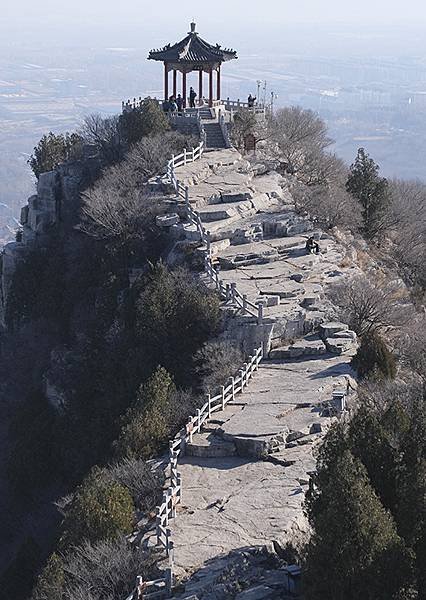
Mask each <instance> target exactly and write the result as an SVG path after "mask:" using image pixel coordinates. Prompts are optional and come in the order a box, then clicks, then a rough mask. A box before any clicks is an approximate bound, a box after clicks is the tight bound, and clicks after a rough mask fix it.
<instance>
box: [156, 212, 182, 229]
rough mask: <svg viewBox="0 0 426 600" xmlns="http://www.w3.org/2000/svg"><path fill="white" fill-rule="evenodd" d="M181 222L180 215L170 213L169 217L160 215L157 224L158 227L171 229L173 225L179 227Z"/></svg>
mask: <svg viewBox="0 0 426 600" xmlns="http://www.w3.org/2000/svg"><path fill="white" fill-rule="evenodd" d="M179 221H180V219H179V215H177V214H176V213H170V214H168V215H158V216H157V217H156V219H155V222H156V224H157V226H158V227H171V226H172V225H177V224H178V223H179Z"/></svg>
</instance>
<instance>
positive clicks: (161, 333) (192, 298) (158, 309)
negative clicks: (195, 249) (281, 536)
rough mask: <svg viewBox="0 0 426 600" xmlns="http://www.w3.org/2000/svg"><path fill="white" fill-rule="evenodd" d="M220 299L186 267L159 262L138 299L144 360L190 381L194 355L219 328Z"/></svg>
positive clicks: (179, 378) (139, 331)
mask: <svg viewBox="0 0 426 600" xmlns="http://www.w3.org/2000/svg"><path fill="white" fill-rule="evenodd" d="M219 325H220V302H219V298H218V297H217V295H216V294H214V293H212V292H209V291H207V290H206V289H205V288H204V286H203V285H202V284H201V283H200V282H199V281H196V280H195V279H194V278H193V277H192V276H191V274H190V273H189V272H188V271H186V270H184V269H177V270H176V271H170V270H169V269H168V268H167V267H166V266H164V265H163V264H158V265H157V266H156V267H154V268H153V269H152V271H151V272H150V273H149V274H148V275H146V277H145V278H144V280H143V282H142V290H141V292H140V293H139V295H138V297H137V299H136V332H137V335H138V338H139V340H140V343H141V344H142V345H143V348H144V349H145V351H144V362H145V364H146V365H147V366H150V367H151V368H155V367H156V365H158V364H161V365H163V366H164V367H165V368H166V369H167V370H168V371H169V373H171V374H172V376H173V378H174V380H175V381H176V382H177V383H178V384H185V383H189V382H190V379H191V372H192V357H193V355H194V354H195V352H196V351H197V350H198V349H199V348H200V347H201V346H202V345H203V344H204V343H205V342H206V341H207V339H209V338H210V337H212V336H213V335H214V334H216V333H217V332H218V330H219Z"/></svg>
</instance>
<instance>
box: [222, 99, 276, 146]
mask: <svg viewBox="0 0 426 600" xmlns="http://www.w3.org/2000/svg"><path fill="white" fill-rule="evenodd" d="M248 135H253V137H254V139H255V142H256V144H258V143H259V142H263V141H265V140H267V139H269V138H270V137H271V132H270V131H269V128H268V125H267V122H266V121H265V119H264V118H263V117H260V116H259V117H258V116H256V114H255V113H253V112H252V111H250V110H247V109H241V110H239V111H238V112H237V113H235V115H234V119H233V123H232V128H231V139H232V142H233V144H234V146H235V147H236V148H238V149H239V150H243V149H244V146H245V140H246V138H247V136H248Z"/></svg>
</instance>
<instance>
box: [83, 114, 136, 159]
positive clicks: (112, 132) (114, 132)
mask: <svg viewBox="0 0 426 600" xmlns="http://www.w3.org/2000/svg"><path fill="white" fill-rule="evenodd" d="M79 135H80V136H81V137H82V138H83V139H84V140H85V141H86V142H87V143H88V144H92V145H94V146H96V148H97V149H98V152H99V154H100V155H101V157H102V158H103V159H104V160H105V161H106V162H107V163H108V164H111V163H114V162H117V161H119V160H121V158H122V157H123V155H124V151H125V145H124V140H123V138H122V135H121V132H120V119H119V117H118V116H112V117H102V115H100V114H92V115H88V116H87V117H85V119H84V122H83V125H82V126H81V128H80V131H79Z"/></svg>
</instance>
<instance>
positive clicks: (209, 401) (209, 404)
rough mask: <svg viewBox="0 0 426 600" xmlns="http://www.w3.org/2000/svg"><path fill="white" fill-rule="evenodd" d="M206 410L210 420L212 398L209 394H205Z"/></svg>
mask: <svg viewBox="0 0 426 600" xmlns="http://www.w3.org/2000/svg"><path fill="white" fill-rule="evenodd" d="M207 410H208V415H209V419H210V417H211V416H212V397H211V395H210V394H207Z"/></svg>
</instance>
